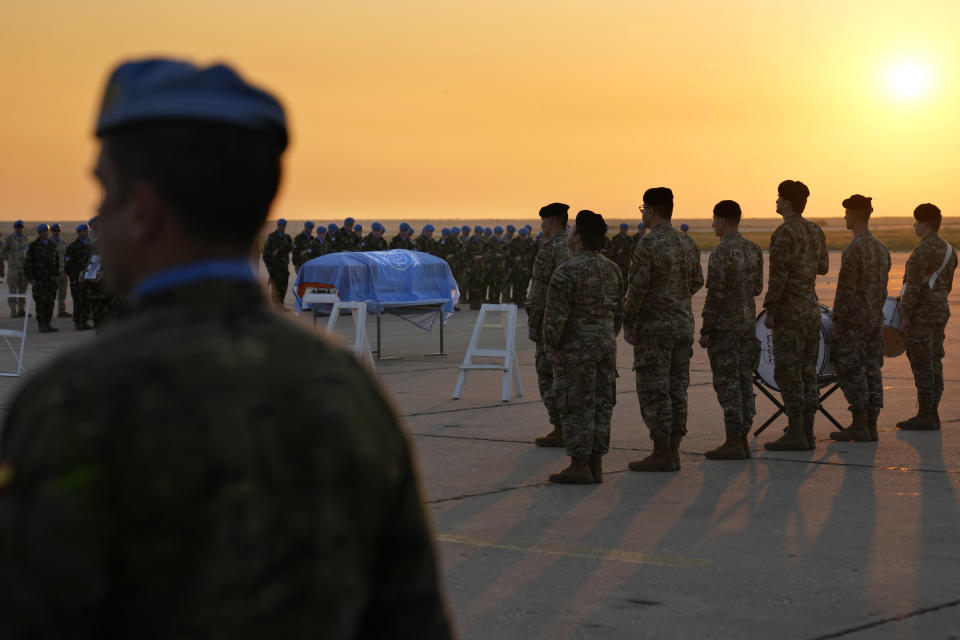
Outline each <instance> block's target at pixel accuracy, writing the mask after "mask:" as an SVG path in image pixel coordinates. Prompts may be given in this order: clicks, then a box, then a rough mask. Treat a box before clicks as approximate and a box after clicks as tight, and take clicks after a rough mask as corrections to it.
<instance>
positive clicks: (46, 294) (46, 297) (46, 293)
mask: <svg viewBox="0 0 960 640" xmlns="http://www.w3.org/2000/svg"><path fill="white" fill-rule="evenodd" d="M56 300H57V280H56V278H55V277H53V278H43V279H37V283H36V284H35V285H33V301H34V304H36V305H37V324H39V325H40V326H41V327H42V326H44V325H48V324H50V320H52V319H53V305H54V303H55V302H56Z"/></svg>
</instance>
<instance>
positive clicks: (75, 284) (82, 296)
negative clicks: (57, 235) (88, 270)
mask: <svg viewBox="0 0 960 640" xmlns="http://www.w3.org/2000/svg"><path fill="white" fill-rule="evenodd" d="M89 259H90V242H89V241H88V240H84V239H83V238H77V239H76V240H74V241H73V242H71V243H70V246H68V247H67V253H66V255H65V256H64V258H63V260H64V263H63V264H64V267H63V268H64V271H65V272H66V274H67V276H68V277H69V278H70V295H71V296H73V324H74V326H76V327H77V328H78V329H80V328H86V327H87V320H89V319H90V301H89V294H88V292H87V283H86V282H83V281H81V280H80V271H81V269H83V266H84V265H85V264H87V260H89Z"/></svg>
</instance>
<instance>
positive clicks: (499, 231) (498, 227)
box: [493, 225, 503, 233]
mask: <svg viewBox="0 0 960 640" xmlns="http://www.w3.org/2000/svg"><path fill="white" fill-rule="evenodd" d="M493 232H494V233H503V227H501V226H500V225H497V226H495V227H494V228H493Z"/></svg>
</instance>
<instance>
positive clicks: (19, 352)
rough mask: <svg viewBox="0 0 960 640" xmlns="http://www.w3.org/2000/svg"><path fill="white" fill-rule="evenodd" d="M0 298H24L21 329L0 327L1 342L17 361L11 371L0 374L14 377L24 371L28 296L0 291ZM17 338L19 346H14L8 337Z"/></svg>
mask: <svg viewBox="0 0 960 640" xmlns="http://www.w3.org/2000/svg"><path fill="white" fill-rule="evenodd" d="M0 298H5V299H10V298H25V299H26V304H25V305H24V309H23V330H22V331H20V330H18V329H0V339H3V343H4V344H5V345H6V346H7V349H9V350H10V353H12V354H13V357H14V359H15V360H16V361H17V368H16V369H15V370H13V371H0V376H7V377H16V376H19V375H20V374H21V373H23V372H24V371H25V369H24V368H23V349H24V347H25V346H26V344H27V325H28V324H29V320H30V298H29V297H28V296H27V295H26V294H25V293H0ZM11 338H13V339H19V340H20V346H19V348H15V347H14V346H13V345H12V344H11V343H10V339H11Z"/></svg>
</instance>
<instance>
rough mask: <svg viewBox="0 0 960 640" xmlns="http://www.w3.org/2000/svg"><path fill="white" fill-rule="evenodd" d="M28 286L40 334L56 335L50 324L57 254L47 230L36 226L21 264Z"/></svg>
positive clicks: (55, 291) (58, 263)
mask: <svg viewBox="0 0 960 640" xmlns="http://www.w3.org/2000/svg"><path fill="white" fill-rule="evenodd" d="M23 272H24V274H25V275H26V277H27V282H29V283H30V284H31V285H32V286H33V301H34V304H36V306H37V324H38V325H39V327H40V333H51V332H54V331H57V328H56V327H55V326H53V325H52V324H50V323H51V321H52V320H53V306H54V303H55V302H56V300H57V276H58V275H60V251H59V250H58V249H57V245H56V243H55V242H54V241H53V240H51V239H50V229H49V227H47V225H45V224H40V225H37V239H36V240H34V241H33V242H31V243H30V246H29V247H27V257H26V259H25V260H24V263H23Z"/></svg>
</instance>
